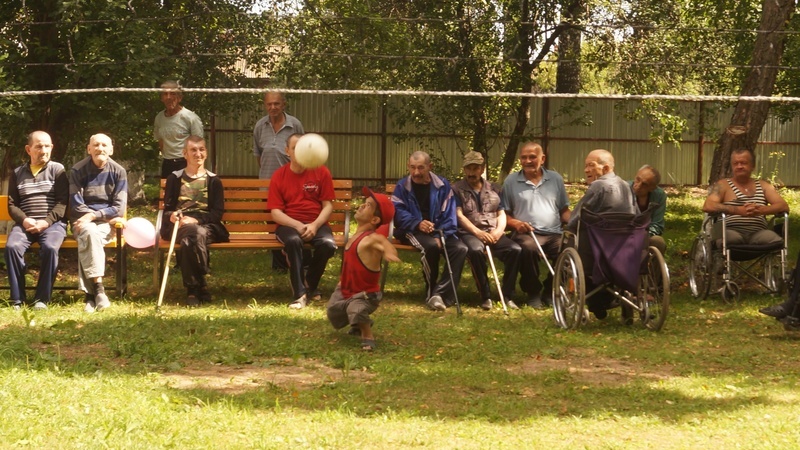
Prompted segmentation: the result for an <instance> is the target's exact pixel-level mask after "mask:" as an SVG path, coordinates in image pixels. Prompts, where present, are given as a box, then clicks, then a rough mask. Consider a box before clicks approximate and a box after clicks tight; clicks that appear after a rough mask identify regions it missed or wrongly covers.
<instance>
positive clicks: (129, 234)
mask: <svg viewBox="0 0 800 450" xmlns="http://www.w3.org/2000/svg"><path fill="white" fill-rule="evenodd" d="M122 237H124V238H125V243H126V244H128V245H130V246H131V247H133V248H147V247H152V246H153V244H155V242H156V227H154V226H153V224H152V223H151V222H150V221H149V220H147V219H145V218H144V217H133V218H131V219H128V221H127V222H126V223H125V228H124V229H123V230H122Z"/></svg>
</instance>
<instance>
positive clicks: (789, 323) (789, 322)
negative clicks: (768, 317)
mask: <svg viewBox="0 0 800 450" xmlns="http://www.w3.org/2000/svg"><path fill="white" fill-rule="evenodd" d="M780 321H781V322H782V323H783V329H784V330H786V331H800V319H798V318H797V317H793V316H787V317H784V318H783V319H780Z"/></svg>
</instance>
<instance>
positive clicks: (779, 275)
mask: <svg viewBox="0 0 800 450" xmlns="http://www.w3.org/2000/svg"><path fill="white" fill-rule="evenodd" d="M764 282H765V283H766V284H767V288H769V290H770V291H771V293H772V294H782V293H783V292H784V288H785V287H786V283H785V282H784V273H783V269H782V268H781V258H780V255H774V254H773V255H769V256H767V257H766V258H765V259H764Z"/></svg>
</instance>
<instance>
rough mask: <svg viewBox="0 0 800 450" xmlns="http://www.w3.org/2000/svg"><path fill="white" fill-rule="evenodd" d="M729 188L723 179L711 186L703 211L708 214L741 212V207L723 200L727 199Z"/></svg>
mask: <svg viewBox="0 0 800 450" xmlns="http://www.w3.org/2000/svg"><path fill="white" fill-rule="evenodd" d="M727 189H728V186H727V185H726V184H724V183H723V180H719V181H717V182H716V183H714V185H713V186H711V190H710V191H709V193H708V196H707V197H706V201H705V203H703V212H704V213H708V214H720V213H725V214H739V215H740V214H741V213H742V212H743V211H741V207H735V206H731V205H725V204H723V202H724V201H725V191H726V190H727Z"/></svg>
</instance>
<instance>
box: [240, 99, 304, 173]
mask: <svg viewBox="0 0 800 450" xmlns="http://www.w3.org/2000/svg"><path fill="white" fill-rule="evenodd" d="M264 108H266V110H267V115H266V116H264V117H262V118H261V119H260V120H259V121H258V122H256V126H255V128H253V154H254V155H255V157H256V161H257V162H258V167H259V169H258V178H262V179H268V178H272V174H273V173H274V172H275V171H276V170H278V169H279V168H280V167H281V166H283V165H284V164H288V163H289V155H287V154H286V142H287V141H288V140H289V136H291V135H293V134H303V133H305V131H304V130H303V124H302V123H300V121H299V120H298V119H297V118H296V117H294V116H290V115H289V114H286V113H285V112H284V111H285V110H286V97H284V95H283V94H282V93H280V92H267V93H266V94H265V95H264Z"/></svg>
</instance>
